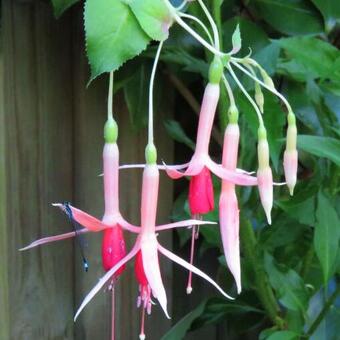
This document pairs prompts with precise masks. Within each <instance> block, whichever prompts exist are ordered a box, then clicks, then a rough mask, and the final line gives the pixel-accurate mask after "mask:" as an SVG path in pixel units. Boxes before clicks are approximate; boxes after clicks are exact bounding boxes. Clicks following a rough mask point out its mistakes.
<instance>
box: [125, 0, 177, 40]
mask: <svg viewBox="0 0 340 340" xmlns="http://www.w3.org/2000/svg"><path fill="white" fill-rule="evenodd" d="M126 3H128V5H129V6H130V8H131V9H132V11H133V13H134V14H135V16H136V18H137V20H138V22H139V24H140V25H141V26H142V28H143V30H144V31H145V32H146V33H147V34H148V36H149V37H150V38H151V39H154V40H159V41H161V40H165V39H167V37H168V35H169V26H170V23H171V15H170V13H169V10H168V8H167V6H166V5H165V3H164V1H162V0H126Z"/></svg>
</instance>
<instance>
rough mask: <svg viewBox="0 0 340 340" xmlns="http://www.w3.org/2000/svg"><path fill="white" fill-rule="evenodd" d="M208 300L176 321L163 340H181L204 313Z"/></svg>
mask: <svg viewBox="0 0 340 340" xmlns="http://www.w3.org/2000/svg"><path fill="white" fill-rule="evenodd" d="M206 303H207V302H206V301H203V302H202V303H201V304H200V305H198V307H196V308H195V309H194V310H192V311H191V312H190V313H189V314H187V315H186V316H185V317H184V318H183V319H181V320H180V321H179V322H177V323H176V325H175V326H173V327H172V328H171V329H170V330H169V332H167V333H166V334H165V335H163V337H162V338H161V340H181V339H184V336H185V334H186V333H187V332H188V331H189V329H190V327H191V325H192V323H193V322H194V321H195V320H196V319H197V318H198V317H199V316H200V315H201V314H202V313H203V311H204V308H205V306H206Z"/></svg>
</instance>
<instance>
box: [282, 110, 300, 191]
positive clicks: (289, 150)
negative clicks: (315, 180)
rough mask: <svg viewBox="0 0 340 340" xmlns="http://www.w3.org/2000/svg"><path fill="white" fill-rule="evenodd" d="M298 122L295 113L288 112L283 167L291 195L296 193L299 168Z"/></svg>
mask: <svg viewBox="0 0 340 340" xmlns="http://www.w3.org/2000/svg"><path fill="white" fill-rule="evenodd" d="M296 136H297V129H296V122H295V116H294V114H293V113H291V112H290V113H289V114H288V129H287V140H286V150H285V152H284V156H283V167H284V172H285V177H286V183H287V186H288V188H289V192H290V194H291V195H293V193H294V187H295V184H296V177H297V168H298V152H297V150H296Z"/></svg>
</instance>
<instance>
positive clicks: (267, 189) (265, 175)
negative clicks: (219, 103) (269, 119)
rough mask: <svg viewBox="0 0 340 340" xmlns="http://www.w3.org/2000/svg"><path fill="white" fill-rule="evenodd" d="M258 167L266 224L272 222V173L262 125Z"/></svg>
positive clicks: (258, 148)
mask: <svg viewBox="0 0 340 340" xmlns="http://www.w3.org/2000/svg"><path fill="white" fill-rule="evenodd" d="M257 153H258V161H259V168H258V170H257V180H258V188H259V193H260V200H261V204H262V207H263V209H264V212H265V214H266V217H267V221H268V224H271V223H272V219H271V210H272V207H273V174H272V169H271V168H270V166H269V145H268V141H267V132H266V129H265V127H264V126H263V125H260V127H259V129H258V145H257Z"/></svg>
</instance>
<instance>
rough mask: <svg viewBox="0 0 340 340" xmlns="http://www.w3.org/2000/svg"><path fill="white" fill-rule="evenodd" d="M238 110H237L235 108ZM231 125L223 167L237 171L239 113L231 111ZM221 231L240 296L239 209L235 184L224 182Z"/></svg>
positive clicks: (220, 206) (225, 134) (228, 261)
mask: <svg viewBox="0 0 340 340" xmlns="http://www.w3.org/2000/svg"><path fill="white" fill-rule="evenodd" d="M235 109H236V108H235ZM229 113H231V114H230V117H231V118H230V123H229V124H228V126H227V128H226V130H225V133H224V143H223V155H222V166H223V167H224V168H226V169H229V170H235V169H236V165H237V155H238V145H239V137H240V130H239V126H238V124H237V116H238V112H237V109H236V111H235V110H233V112H231V110H230V111H229ZM219 215H220V229H221V237H222V243H223V249H224V255H225V258H226V262H227V265H228V268H229V270H230V272H231V273H232V275H233V277H234V279H235V282H236V286H237V292H238V294H240V293H241V264H240V242H239V225H240V219H239V208H238V202H237V196H236V192H235V184H233V183H230V182H228V181H226V180H222V188H221V196H220V202H219Z"/></svg>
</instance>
